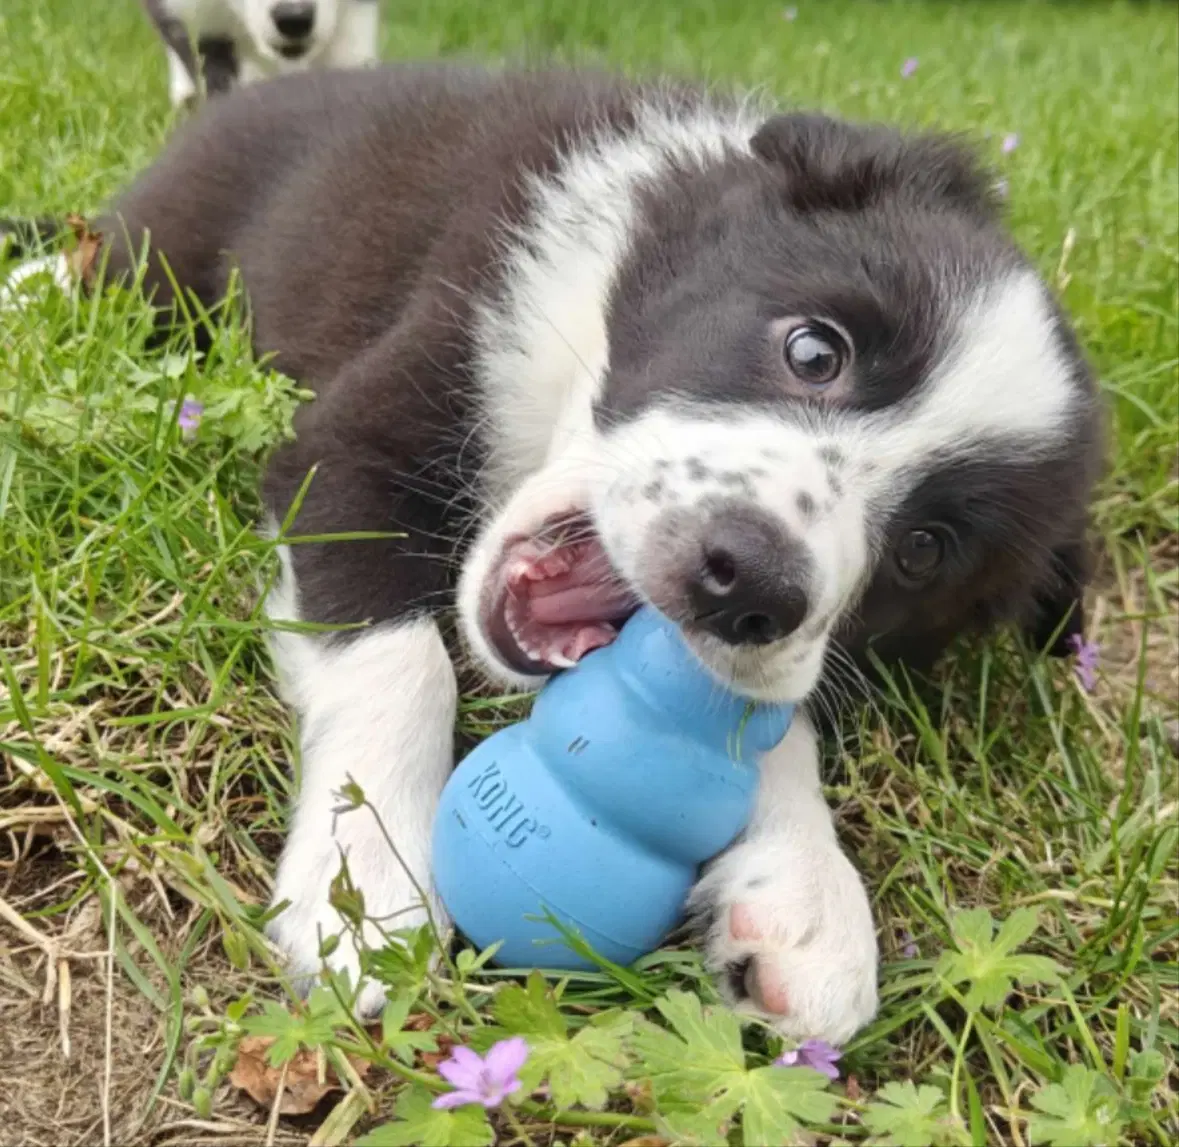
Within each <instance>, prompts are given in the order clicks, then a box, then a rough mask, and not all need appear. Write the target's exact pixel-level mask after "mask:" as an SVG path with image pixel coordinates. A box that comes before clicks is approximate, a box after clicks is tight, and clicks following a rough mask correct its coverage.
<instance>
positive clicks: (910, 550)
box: [893, 529, 946, 582]
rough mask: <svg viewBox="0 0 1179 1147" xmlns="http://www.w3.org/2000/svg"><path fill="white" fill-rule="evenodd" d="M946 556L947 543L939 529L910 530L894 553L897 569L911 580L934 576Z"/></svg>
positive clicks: (924, 579) (923, 579)
mask: <svg viewBox="0 0 1179 1147" xmlns="http://www.w3.org/2000/svg"><path fill="white" fill-rule="evenodd" d="M945 556H946V543H945V539H944V538H943V537H942V535H941V533H940V532H939V531H937V530H927V529H919V530H910V531H909V532H908V533H907V534H906V535H905V536H904V537H903V538H901V541H900V544H899V545H898V546H897V548H896V551H895V553H894V555H893V557H894V560H895V561H896V564H897V569H899V570H900V571H901V573H902V574H903V575H904V576H905V577H906V578H908V579H909V581H915V582H918V581H926V580H927V579H928V578H930V577H932V576H933V574H934V572H935V571H936V570H937V567H938V566H940V565H941V564H942V559H943V558H944V557H945Z"/></svg>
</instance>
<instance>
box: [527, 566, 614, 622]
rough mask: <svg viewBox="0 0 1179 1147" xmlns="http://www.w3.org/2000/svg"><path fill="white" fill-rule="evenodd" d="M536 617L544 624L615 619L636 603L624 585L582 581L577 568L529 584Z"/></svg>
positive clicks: (532, 611)
mask: <svg viewBox="0 0 1179 1147" xmlns="http://www.w3.org/2000/svg"><path fill="white" fill-rule="evenodd" d="M529 588H530V590H531V593H530V595H529V606H530V612H531V614H532V617H533V620H535V621H538V622H540V624H541V625H569V624H573V623H577V622H583V623H585V622H596V621H613V620H616V619H617V618H618V617H619V616H620V615H621V614H625V613H627V612H628V611H629V610H630V609H632V608H633V607H634V605H635V599H634V595H633V594H631V593H630V591H629V590H627V588H626V587H625V586H620V585H617V584H615V583H614V582H613V581H610V582H583V581H582V580H581V579H580V578H579V577H578V576H577V571H573V572H571V573H569V574H562V575H561V576H560V577H555V578H548V579H546V580H545V581H542V582H535V583H534V584H533V585H531V586H530V587H529Z"/></svg>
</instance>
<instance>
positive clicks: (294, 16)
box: [270, 0, 315, 40]
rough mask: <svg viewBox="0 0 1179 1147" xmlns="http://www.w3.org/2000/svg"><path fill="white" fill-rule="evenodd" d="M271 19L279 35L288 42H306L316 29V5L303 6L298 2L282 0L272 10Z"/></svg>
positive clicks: (296, 0) (295, 0)
mask: <svg viewBox="0 0 1179 1147" xmlns="http://www.w3.org/2000/svg"><path fill="white" fill-rule="evenodd" d="M270 18H271V19H272V20H273V21H274V26H275V27H276V28H277V29H278V31H279V35H281V36H285V37H286V38H287V39H288V40H305V39H306V38H307V37H308V36H310V35H311V29H312V28H314V27H315V5H314V4H301V3H299V2H298V0H282V3H281V4H275V6H274V7H273V8H271V9H270Z"/></svg>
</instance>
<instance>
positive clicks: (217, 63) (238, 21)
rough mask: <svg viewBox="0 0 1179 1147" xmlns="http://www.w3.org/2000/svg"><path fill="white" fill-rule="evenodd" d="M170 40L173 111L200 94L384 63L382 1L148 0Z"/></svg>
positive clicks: (166, 39) (155, 21) (154, 21)
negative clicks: (380, 54) (380, 49)
mask: <svg viewBox="0 0 1179 1147" xmlns="http://www.w3.org/2000/svg"><path fill="white" fill-rule="evenodd" d="M141 3H142V4H143V7H144V10H145V11H146V12H147V15H148V18H149V19H150V20H151V22H152V24H153V25H155V28H156V31H157V32H158V33H159V34H160V38H161V39H162V40H163V42H164V48H165V51H166V52H167V56H168V94H169V96H170V98H171V100H172V105H173V106H174V107H177V106H179V105H181V104H186V103H188V102H189V101H190V100H191V99H192V98H193V97H194V96H196V95H197V93H198V92H199V91H200V90H201V86H202V79H203V85H204V90H205V91H206V92H208V93H209V94H215V93H219V92H225V91H228V90H229V88H230V87H232V86H233V85H234V84H235V83H251V82H253V81H255V80H259V79H264V78H269V77H273V76H277V75H282V74H284V73H287V72H297V71H304V70H306V69H308V68H331V67H336V68H345V67H359V66H360V65H362V64H372V63H375V62H376V60H377V54H378V47H379V44H378V37H379V30H380V10H379V9H380V3H379V0H141Z"/></svg>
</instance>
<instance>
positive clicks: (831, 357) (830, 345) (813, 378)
mask: <svg viewBox="0 0 1179 1147" xmlns="http://www.w3.org/2000/svg"><path fill="white" fill-rule="evenodd" d="M785 355H786V365H787V366H788V367H789V368H790V371H791V373H792V374H793V375H794V377H795V378H797V379H798V381H799V382H804V383H806V385H807V386H826V385H827V384H828V383H832V382H834V381H835V380H836V379H837V378H838V377H839V376H840V375H841V374H842V373H843V369H844V367H845V366H846V365H847V360H848V359H849V358H850V357H851V355H850V352H849V350H848V346H847V343H846V342H844V340H843V337H842V336H841V335H839V334H837V333H836V332H835V331H833V330H832V329H831V328H830V327H828V326H824V325H823V324H821V323H806V324H805V325H803V326H801V327H795V329H794V330H792V331H791V332H790V334H789V335H788V336H787V338H786V347H785Z"/></svg>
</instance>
